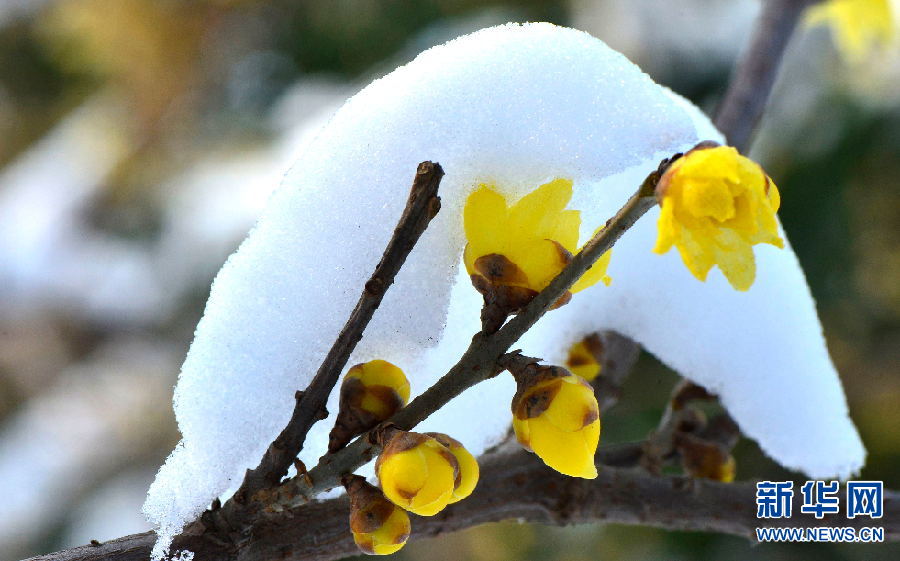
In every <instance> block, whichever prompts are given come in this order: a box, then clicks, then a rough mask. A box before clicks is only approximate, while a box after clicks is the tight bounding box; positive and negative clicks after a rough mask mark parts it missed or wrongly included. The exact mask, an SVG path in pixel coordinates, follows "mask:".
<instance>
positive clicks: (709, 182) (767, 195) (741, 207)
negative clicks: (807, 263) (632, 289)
mask: <svg viewBox="0 0 900 561" xmlns="http://www.w3.org/2000/svg"><path fill="white" fill-rule="evenodd" d="M656 193H657V197H658V198H659V204H660V206H661V212H660V216H659V223H658V237H657V239H656V246H655V247H654V248H653V251H654V252H656V253H666V252H667V251H669V249H671V248H672V246H673V245H674V246H675V247H677V248H678V252H679V253H680V254H681V259H682V260H683V261H684V264H685V265H686V266H687V268H688V269H689V270H690V271H691V273H693V275H694V276H695V277H697V278H698V279H700V280H701V281H705V280H706V275H707V274H708V273H709V270H710V269H712V267H713V265H718V266H719V268H720V269H721V270H722V273H724V274H725V277H726V278H727V279H728V282H729V283H731V286H732V287H734V288H735V289H736V290H748V289H749V288H750V286H751V285H752V284H753V280H754V279H755V278H756V260H755V258H754V256H753V246H754V245H756V244H758V243H768V244H772V245H774V246H776V247H780V248H781V247H784V241H783V240H782V239H781V237H779V235H778V221H777V220H776V219H775V213H776V212H777V211H778V206H779V204H780V198H779V194H778V188H777V187H776V186H775V183H773V182H772V180H771V179H770V178H769V177H768V176H767V175H766V173H765V172H764V171H763V169H762V168H761V167H760V166H759V164H757V163H755V162H753V161H752V160H750V159H748V158H745V157H744V156H741V155H740V154H739V153H738V151H737V150H735V149H734V148H732V147H730V146H716V147H700V148H695V149H694V150H691V151H690V152H688V153H687V154H685V155H684V156H682V157H681V158H679V159H678V160H676V161H675V162H674V163H673V164H672V165H671V166H669V168H668V169H667V170H666V172H665V173H664V174H663V176H662V178H661V179H660V181H659V184H658V186H657V189H656Z"/></svg>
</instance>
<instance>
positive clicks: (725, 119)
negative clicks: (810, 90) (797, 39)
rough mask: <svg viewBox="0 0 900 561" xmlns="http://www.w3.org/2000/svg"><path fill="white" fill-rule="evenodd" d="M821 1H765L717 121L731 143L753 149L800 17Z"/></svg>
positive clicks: (718, 112) (739, 147)
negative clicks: (752, 146) (752, 142)
mask: <svg viewBox="0 0 900 561" xmlns="http://www.w3.org/2000/svg"><path fill="white" fill-rule="evenodd" d="M817 2H818V0H765V1H764V2H763V9H762V13H761V14H760V16H759V18H758V19H757V20H756V24H755V27H754V30H753V35H752V37H751V39H750V44H749V45H748V47H747V49H746V51H745V52H744V54H743V55H742V56H741V58H740V60H738V62H737V64H736V65H735V68H734V71H733V73H732V76H731V81H730V82H729V86H728V90H727V91H726V93H725V96H724V98H723V99H722V102H721V103H720V104H719V109H718V111H717V112H716V117H715V119H714V122H715V125H716V128H718V129H719V130H720V131H722V134H724V135H725V138H727V139H728V144H730V145H731V146H734V147H736V148H737V149H738V150H740V151H741V152H746V151H747V150H748V149H749V148H750V142H751V140H752V138H753V132H754V129H755V128H756V124H757V123H758V122H759V120H760V118H761V117H762V114H763V111H764V110H765V108H766V103H768V101H769V95H770V94H771V93H772V86H774V84H775V78H776V77H777V76H778V69H779V67H780V66H781V60H782V58H784V52H785V49H786V48H787V45H788V43H789V42H790V39H791V35H792V34H793V32H794V29H795V28H796V27H797V23H798V21H799V20H800V16H801V15H802V14H803V11H804V10H805V9H806V8H807V7H808V6H810V5H812V4H815V3H817Z"/></svg>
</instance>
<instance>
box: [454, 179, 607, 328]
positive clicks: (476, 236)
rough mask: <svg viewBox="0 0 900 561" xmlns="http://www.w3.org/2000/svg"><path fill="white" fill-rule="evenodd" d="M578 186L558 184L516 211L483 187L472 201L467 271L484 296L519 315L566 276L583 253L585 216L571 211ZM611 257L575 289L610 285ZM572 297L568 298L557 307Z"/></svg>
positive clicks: (468, 209) (468, 216)
mask: <svg viewBox="0 0 900 561" xmlns="http://www.w3.org/2000/svg"><path fill="white" fill-rule="evenodd" d="M571 198H572V182H571V181H570V180H568V179H555V180H553V181H551V182H550V183H546V184H544V185H541V186H540V187H538V188H537V189H536V190H534V191H533V192H531V193H529V194H527V195H525V196H524V197H522V198H521V199H519V201H518V202H516V203H515V204H514V205H512V206H507V203H506V199H505V198H504V197H503V195H501V194H500V193H498V192H497V191H496V190H495V189H494V187H493V186H489V185H480V186H479V187H478V188H477V189H476V190H475V191H474V192H473V193H472V194H471V195H469V198H468V199H467V200H466V206H465V210H464V221H465V231H466V239H467V240H468V244H467V245H466V249H465V255H464V260H465V264H466V271H468V273H469V275H470V276H471V278H472V284H474V285H475V288H477V289H478V290H479V291H480V292H481V293H482V294H485V295H486V296H488V295H491V294H492V295H494V296H496V297H499V298H501V299H502V300H503V301H504V302H506V303H508V304H509V306H508V307H509V309H510V310H511V311H516V310H517V309H518V308H520V307H521V306H524V305H525V304H527V303H528V302H529V301H530V300H531V299H532V298H533V297H534V296H535V294H537V293H538V292H539V291H541V290H542V289H544V288H545V287H546V286H547V285H548V284H549V283H550V281H551V280H553V278H554V277H555V276H556V275H558V274H559V272H560V271H562V269H563V267H565V266H566V265H567V264H568V263H569V262H570V261H571V260H572V254H573V253H575V252H577V251H578V230H579V228H580V227H581V213H580V212H579V211H577V210H566V205H567V204H569V200H570V199H571ZM609 259H610V253H609V252H606V253H605V254H604V255H603V256H602V257H601V258H600V259H599V260H598V261H597V263H595V264H594V266H593V267H591V269H590V270H588V271H587V272H586V273H585V274H584V276H582V277H581V278H580V279H579V280H578V282H576V283H575V285H573V286H572V288H571V289H570V293H575V292H578V291H579V290H583V289H585V288H587V287H589V286H591V285H593V284H596V283H597V282H599V281H601V280H602V281H603V282H604V283H606V284H609V282H610V279H609V277H608V276H606V268H607V266H608V265H609ZM570 297H571V294H569V293H567V295H566V296H564V297H563V298H562V299H560V301H559V302H558V303H557V306H560V305H563V304H565V303H566V301H568V299H569V298H570Z"/></svg>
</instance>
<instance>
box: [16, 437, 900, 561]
mask: <svg viewBox="0 0 900 561" xmlns="http://www.w3.org/2000/svg"><path fill="white" fill-rule="evenodd" d="M640 448H641V444H640V443H637V444H634V445H621V446H614V447H611V448H606V449H601V450H600V451H599V452H598V460H599V461H600V462H601V466H600V470H599V472H600V474H599V476H598V477H597V479H593V480H586V479H576V478H571V477H566V476H564V475H560V474H559V473H556V472H555V471H553V470H551V469H550V468H548V467H546V466H545V465H544V464H543V463H542V462H541V461H540V460H539V459H538V458H537V457H535V456H534V455H533V454H530V453H528V452H525V451H524V450H518V451H515V452H512V453H497V454H487V455H485V456H483V457H482V458H481V462H480V463H481V479H480V481H479V483H478V487H477V488H476V489H475V492H474V493H473V494H472V495H471V496H470V497H468V498H467V499H466V500H464V501H460V502H458V503H456V504H453V505H450V506H449V507H447V508H446V509H445V510H444V511H442V512H441V513H439V514H438V515H436V516H432V517H428V518H421V517H414V519H413V533H412V536H411V538H410V539H411V540H412V541H416V540H418V539H421V538H422V537H425V536H435V535H439V534H443V533H447V532H454V531H458V530H462V529H465V528H470V527H472V526H477V525H479V524H483V523H486V522H497V521H501V520H510V519H517V520H522V521H527V522H536V523H541V524H551V525H556V526H564V525H568V524H582V523H597V522H602V523H619V524H637V525H643V526H653V527H657V528H664V529H668V530H690V531H704V532H720V533H725V534H731V535H735V536H741V537H744V538H747V539H749V540H751V543H755V531H754V529H755V528H756V527H758V526H771V527H818V526H850V527H854V528H860V527H863V526H868V527H871V526H881V527H883V528H884V533H885V536H884V538H885V541H900V493H897V492H893V491H886V492H885V494H884V506H883V508H884V516H883V518H881V519H880V520H870V519H869V518H854V519H852V520H848V519H846V518H844V517H843V516H837V515H836V516H830V517H825V518H823V519H821V520H817V519H816V518H815V517H814V516H811V515H803V514H799V513H800V505H801V503H802V495H801V493H795V497H794V499H795V501H794V504H793V509H794V512H795V513H796V514H795V516H793V517H791V518H787V519H779V520H760V519H757V518H756V486H755V485H754V484H753V483H719V482H716V481H709V480H704V479H690V478H687V477H681V476H655V475H651V474H648V473H646V472H643V471H640V470H636V469H632V468H623V467H613V466H610V465H609V464H610V463H624V465H631V463H630V462H631V461H632V460H633V458H632V460H629V453H630V451H634V450H638V451H639V450H640ZM623 459H624V460H625V461H624V462H622V460H623ZM349 512H350V506H349V501H348V500H347V498H346V497H341V498H338V499H330V500H327V501H320V502H318V501H317V502H312V503H309V504H307V505H303V506H300V507H296V508H293V509H290V510H288V511H285V512H281V513H267V514H263V515H262V517H261V518H260V520H259V521H258V522H257V524H256V525H255V527H254V530H253V534H254V540H253V541H252V542H251V543H249V544H248V545H247V547H245V548H243V549H241V550H240V551H239V552H238V554H237V556H236V557H234V559H235V560H236V561H271V560H272V559H283V560H286V561H287V560H293V561H330V560H333V559H340V558H341V557H345V556H347V555H352V554H355V553H358V551H357V549H356V546H355V545H354V543H353V538H352V536H351V534H350V531H349V530H348V526H347V524H348V522H347V520H348V516H349ZM154 539H155V535H154V534H153V533H152V532H147V533H144V534H136V535H133V536H126V537H124V538H120V539H118V540H114V541H111V542H107V543H105V544H100V545H96V546H91V545H87V546H82V547H77V548H73V549H69V550H66V551H61V552H59V553H54V554H50V555H45V556H40V557H33V558H31V559H30V560H28V561H146V559H147V558H148V556H149V553H150V548H151V547H152V545H153V541H154ZM175 548H176V549H182V548H187V549H189V550H190V551H193V552H194V553H195V557H194V559H195V560H196V561H204V560H214V559H215V560H220V559H225V558H226V557H223V556H221V555H222V550H221V549H220V548H219V547H218V546H216V544H214V543H213V542H210V541H208V540H206V539H204V538H203V537H202V536H198V535H183V536H181V537H179V538H178V539H177V540H176V543H175Z"/></svg>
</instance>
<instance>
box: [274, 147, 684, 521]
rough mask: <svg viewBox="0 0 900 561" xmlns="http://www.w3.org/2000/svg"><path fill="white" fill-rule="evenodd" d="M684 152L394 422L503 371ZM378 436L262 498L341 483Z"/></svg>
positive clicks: (404, 423)
mask: <svg viewBox="0 0 900 561" xmlns="http://www.w3.org/2000/svg"><path fill="white" fill-rule="evenodd" d="M678 157H680V154H676V155H675V156H673V158H671V159H666V160H663V161H662V162H661V163H660V165H659V168H658V169H657V170H656V171H654V172H653V173H651V174H650V175H649V176H647V178H646V179H645V180H644V182H643V183H642V184H641V187H640V188H639V189H638V190H637V192H636V193H635V194H634V195H633V196H632V197H631V198H630V199H628V201H627V202H626V203H625V205H624V206H623V207H622V208H621V209H620V210H619V212H617V213H616V215H615V216H614V217H612V218H611V219H609V220H608V221H607V223H606V227H605V228H603V229H602V230H600V231H599V232H598V233H597V234H595V235H594V237H593V238H591V239H590V241H588V242H587V243H586V244H585V245H584V247H583V248H582V250H581V251H580V252H578V254H577V255H575V256H574V257H573V259H572V261H571V262H570V263H569V264H568V265H567V266H566V267H565V268H564V269H563V270H562V272H560V273H559V275H557V276H556V278H554V279H553V280H552V281H551V282H550V284H549V285H548V286H547V287H546V288H544V290H542V291H541V292H540V293H538V294H537V296H535V298H534V299H533V300H532V301H531V302H529V303H528V305H526V306H525V307H524V308H523V309H522V310H521V311H520V312H519V314H518V315H516V316H515V317H513V318H512V319H511V320H509V322H507V323H506V325H504V326H503V327H501V328H500V329H499V330H498V331H496V332H493V333H484V332H481V333H478V334H476V335H475V336H474V337H473V338H472V343H471V344H470V345H469V348H468V349H467V350H466V352H465V353H464V354H463V356H462V358H460V360H459V362H457V363H456V365H454V366H453V367H452V368H451V369H450V370H449V371H448V372H447V373H446V374H445V375H444V376H443V377H442V378H441V379H440V380H438V381H437V382H436V383H435V384H434V385H433V386H431V387H430V388H428V390H426V391H425V392H423V393H422V394H421V395H419V396H418V397H417V398H416V399H414V400H413V401H412V403H410V404H409V405H408V406H406V407H404V408H403V409H401V410H400V411H399V412H398V413H397V414H396V415H394V416H393V417H392V418H391V419H390V421H389V422H390V423H391V424H392V425H396V426H397V427H399V428H401V429H404V430H410V429H412V428H413V427H415V426H416V425H417V424H418V423H420V422H421V421H423V420H425V419H426V418H427V417H428V416H429V415H430V414H431V413H433V412H434V411H437V410H438V409H439V408H441V407H443V406H444V405H445V404H446V403H448V402H449V401H450V400H451V399H453V398H454V397H456V396H457V395H459V394H461V393H462V392H463V391H465V390H466V389H468V388H470V387H472V386H473V385H475V384H477V383H479V382H481V381H483V380H485V379H487V378H489V377H491V376H494V375H495V374H497V372H498V371H499V370H498V368H497V359H499V358H500V356H501V355H503V354H504V353H506V352H507V351H508V350H509V348H510V347H511V346H512V345H513V344H514V343H515V342H516V341H518V339H519V337H521V336H522V335H523V334H524V333H525V332H526V331H528V330H529V329H531V327H532V326H533V325H534V324H535V322H537V320H538V319H540V318H541V317H542V316H543V315H544V313H546V312H547V310H549V309H550V308H551V307H552V306H553V305H554V304H555V303H556V301H557V300H559V298H560V297H561V296H562V295H563V294H565V292H566V291H567V290H569V288H570V287H571V286H572V285H573V284H575V282H576V281H577V280H578V279H579V278H581V276H582V275H584V273H585V272H587V270H588V269H590V268H591V266H592V265H593V264H594V263H595V262H596V261H597V259H599V258H600V257H601V256H602V255H603V254H604V253H606V252H607V251H608V250H609V249H610V248H611V247H612V246H613V244H614V243H615V242H616V241H617V240H618V239H619V237H621V235H622V234H623V233H624V232H625V231H626V230H628V228H630V227H631V226H632V225H633V224H634V223H635V222H636V221H637V220H638V218H640V217H641V216H643V214H644V213H645V212H647V210H649V209H650V208H651V207H652V206H653V205H655V204H656V195H655V189H656V184H657V183H658V182H659V178H660V177H661V176H662V173H663V172H664V171H665V170H666V169H667V168H668V166H669V164H670V163H671V162H672V161H674V159H677V158H678ZM378 441H379V428H377V427H376V428H375V429H373V430H372V431H370V432H369V433H368V434H367V435H364V436H362V437H360V438H358V439H357V440H356V441H354V442H353V443H351V444H350V445H349V446H347V447H346V448H344V449H342V450H339V451H338V452H336V453H334V454H327V455H326V456H324V457H323V458H322V460H321V461H320V462H319V464H318V465H317V466H316V467H315V468H313V469H312V470H311V471H310V472H309V474H308V475H309V477H294V478H292V479H290V480H288V481H287V482H285V483H284V484H282V485H281V486H280V487H279V488H277V489H275V490H274V492H272V493H271V495H270V496H269V495H268V492H267V491H264V492H263V493H262V494H261V496H260V498H261V499H262V500H263V502H265V503H268V504H270V505H277V506H282V507H292V506H297V505H299V504H303V503H304V502H307V501H308V500H310V499H311V498H312V497H314V496H315V495H317V494H318V493H320V492H322V491H325V490H327V489H331V488H333V487H335V486H337V485H338V484H339V483H340V478H341V476H342V475H344V474H347V473H351V472H352V471H353V470H355V469H357V468H358V467H360V466H361V465H363V464H365V463H366V462H368V461H369V460H371V459H372V458H373V457H374V456H375V454H377V453H378V450H379V444H378ZM310 481H311V482H312V483H311V484H310Z"/></svg>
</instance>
